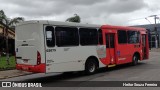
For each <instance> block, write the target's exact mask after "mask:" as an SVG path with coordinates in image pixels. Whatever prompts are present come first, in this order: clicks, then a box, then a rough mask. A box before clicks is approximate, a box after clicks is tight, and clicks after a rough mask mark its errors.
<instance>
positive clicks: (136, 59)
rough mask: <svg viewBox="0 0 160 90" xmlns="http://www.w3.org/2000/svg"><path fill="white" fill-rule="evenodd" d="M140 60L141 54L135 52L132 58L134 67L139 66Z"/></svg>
mask: <svg viewBox="0 0 160 90" xmlns="http://www.w3.org/2000/svg"><path fill="white" fill-rule="evenodd" d="M138 60H140V53H139V52H135V53H134V54H133V57H132V65H137V64H138Z"/></svg>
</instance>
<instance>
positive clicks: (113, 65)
mask: <svg viewBox="0 0 160 90" xmlns="http://www.w3.org/2000/svg"><path fill="white" fill-rule="evenodd" d="M115 66H116V64H112V65H108V68H111V67H115Z"/></svg>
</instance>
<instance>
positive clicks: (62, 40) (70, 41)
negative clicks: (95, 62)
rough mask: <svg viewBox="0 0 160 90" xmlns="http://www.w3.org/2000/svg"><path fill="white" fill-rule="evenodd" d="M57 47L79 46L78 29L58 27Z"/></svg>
mask: <svg viewBox="0 0 160 90" xmlns="http://www.w3.org/2000/svg"><path fill="white" fill-rule="evenodd" d="M56 45H57V46H58V47H63V46H65V47H66V46H78V45H79V36H78V28H75V27H56Z"/></svg>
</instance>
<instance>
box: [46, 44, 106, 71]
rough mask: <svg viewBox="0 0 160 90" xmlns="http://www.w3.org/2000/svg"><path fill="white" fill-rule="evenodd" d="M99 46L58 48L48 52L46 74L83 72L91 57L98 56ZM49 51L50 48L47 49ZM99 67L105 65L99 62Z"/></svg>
mask: <svg viewBox="0 0 160 90" xmlns="http://www.w3.org/2000/svg"><path fill="white" fill-rule="evenodd" d="M96 48H97V46H77V47H58V48H56V47H55V48H54V49H55V51H54V52H46V65H47V66H46V72H67V71H82V70H84V69H85V62H86V60H87V58H89V57H90V56H95V57H98V56H97V51H96ZM47 49H48V48H47ZM99 64H100V65H99V66H100V67H103V66H104V65H103V64H102V63H101V61H99Z"/></svg>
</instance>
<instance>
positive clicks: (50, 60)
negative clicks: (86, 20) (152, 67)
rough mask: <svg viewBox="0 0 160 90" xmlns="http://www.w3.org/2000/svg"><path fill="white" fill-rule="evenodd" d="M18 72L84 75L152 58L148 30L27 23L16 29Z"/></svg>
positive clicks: (73, 24) (63, 23) (62, 23)
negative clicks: (102, 68) (83, 72)
mask: <svg viewBox="0 0 160 90" xmlns="http://www.w3.org/2000/svg"><path fill="white" fill-rule="evenodd" d="M15 33H16V37H15V52H16V62H17V64H16V68H17V69H18V70H25V71H29V72H37V73H50V72H70V71H85V72H86V73H89V74H92V73H94V72H96V70H97V69H98V68H101V67H111V66H116V65H119V64H125V63H132V64H133V65H136V64H137V63H138V61H142V60H145V59H148V58H149V45H148V35H147V30H146V29H144V28H137V27H124V26H111V25H91V24H78V23H66V22H56V21H26V22H23V23H21V24H20V25H18V26H17V27H16V31H15Z"/></svg>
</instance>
